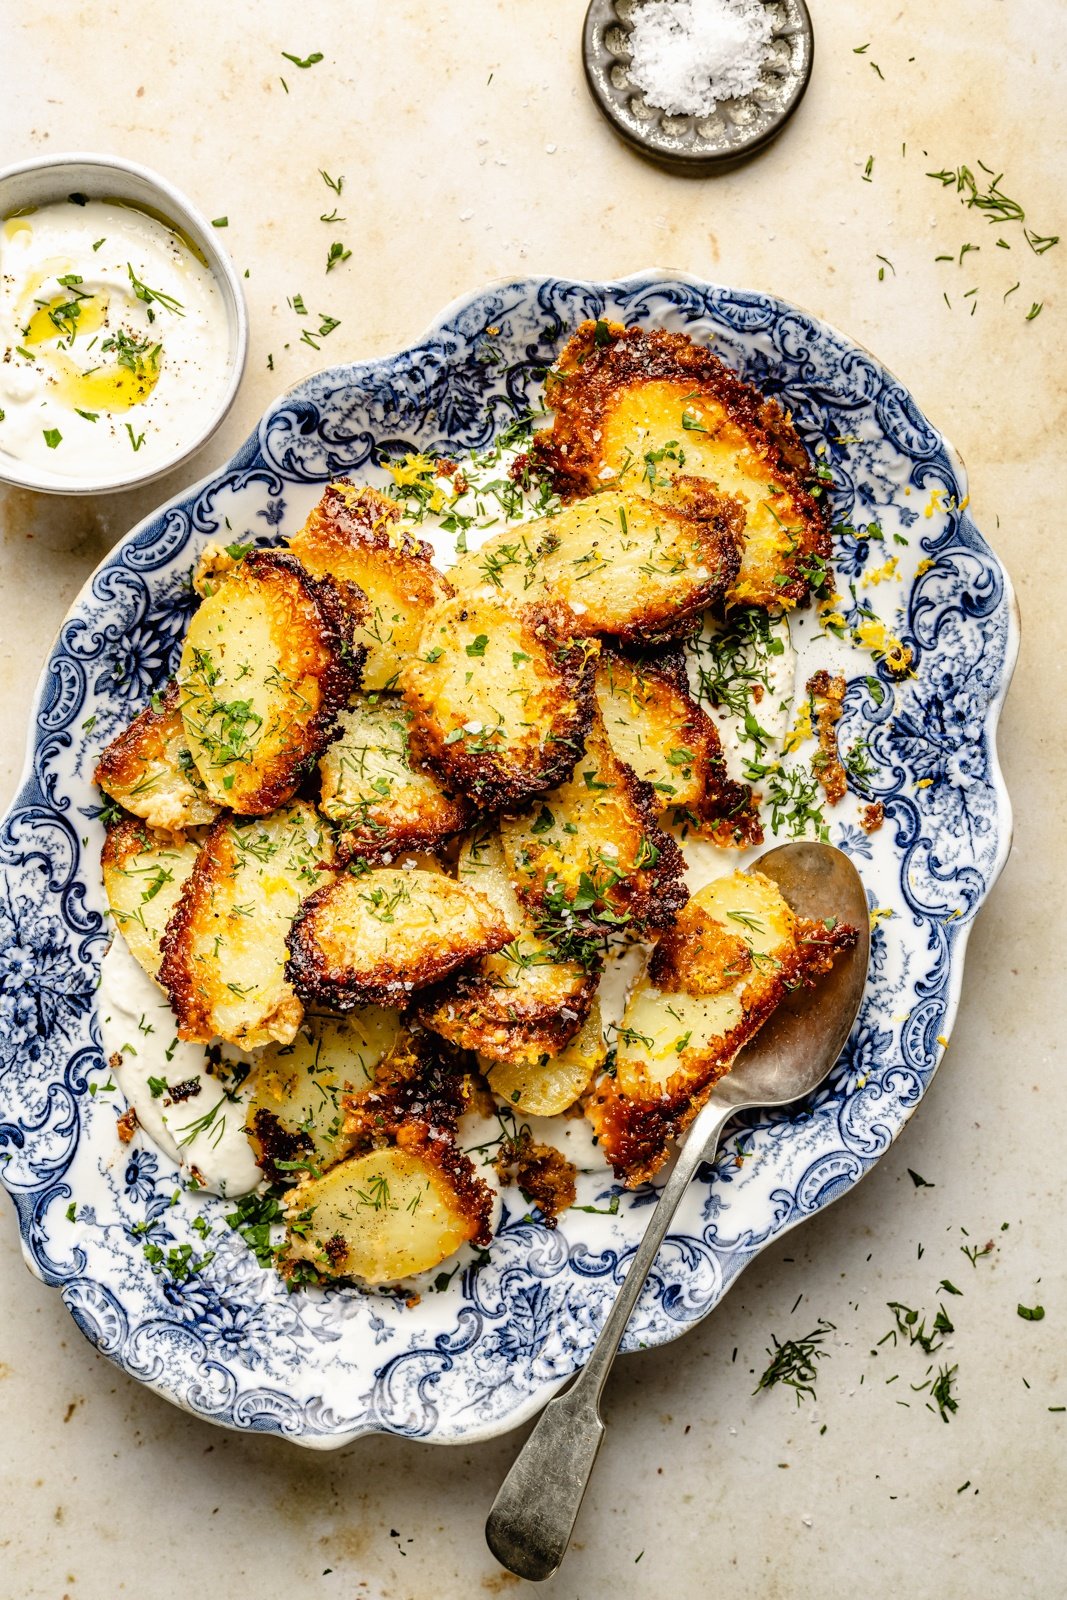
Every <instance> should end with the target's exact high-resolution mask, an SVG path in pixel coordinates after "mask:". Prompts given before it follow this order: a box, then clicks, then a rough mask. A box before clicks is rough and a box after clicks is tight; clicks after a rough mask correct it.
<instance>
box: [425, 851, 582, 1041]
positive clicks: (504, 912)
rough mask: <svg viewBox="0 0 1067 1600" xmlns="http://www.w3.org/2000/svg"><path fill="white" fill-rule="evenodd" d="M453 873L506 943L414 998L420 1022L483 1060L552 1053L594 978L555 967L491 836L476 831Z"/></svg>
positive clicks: (574, 1026)
mask: <svg viewBox="0 0 1067 1600" xmlns="http://www.w3.org/2000/svg"><path fill="white" fill-rule="evenodd" d="M457 875H458V878H459V881H460V883H465V884H469V885H470V887H471V888H473V889H476V890H477V891H478V893H479V894H482V895H484V896H485V898H486V900H488V901H489V902H490V903H491V904H492V905H493V906H495V908H496V909H497V911H498V912H499V913H500V915H501V916H502V917H503V918H504V920H505V922H506V923H507V925H508V928H509V930H510V933H511V937H510V938H509V940H508V942H507V944H505V945H504V946H503V947H502V948H501V949H499V950H497V951H495V952H494V953H493V954H492V955H488V956H485V957H483V959H482V960H481V961H480V962H478V964H477V966H475V967H472V968H470V969H469V970H468V971H465V972H457V973H453V975H452V976H451V977H450V978H447V979H446V980H445V982H444V983H442V984H439V985H437V986H435V987H434V988H433V989H432V990H431V991H429V992H428V993H427V994H426V995H425V996H422V997H420V1002H419V1007H418V1013H419V1017H420V1019H421V1020H422V1022H423V1024H424V1025H425V1026H426V1027H427V1028H431V1029H433V1031H434V1032H435V1033H439V1034H440V1035H441V1036H442V1037H443V1038H445V1039H448V1040H449V1041H450V1042H451V1043H452V1044H455V1045H459V1046H462V1048H463V1049H465V1050H477V1051H480V1052H481V1054H482V1055H483V1056H484V1057H485V1058H486V1059H487V1060H488V1059H490V1058H491V1059H492V1060H495V1061H520V1062H530V1061H534V1062H538V1061H541V1060H542V1059H543V1058H544V1057H546V1056H554V1055H556V1054H557V1053H558V1052H559V1051H560V1050H563V1049H564V1047H565V1046H566V1045H567V1043H568V1041H569V1040H571V1039H572V1038H573V1037H574V1035H575V1034H576V1033H577V1032H578V1030H579V1029H580V1028H581V1026H582V1024H583V1022H584V1021H585V1019H586V1017H587V1016H588V1015H589V1009H590V1007H591V1005H592V1004H593V998H594V995H595V993H596V985H597V979H596V975H595V974H594V973H591V972H588V971H586V969H585V968H584V967H582V966H580V965H579V964H578V963H577V962H575V961H561V960H560V957H559V955H558V954H557V952H556V951H555V950H554V949H553V948H552V946H551V944H550V943H549V941H548V940H547V939H544V938H541V937H540V936H539V935H538V933H537V932H536V929H535V926H534V921H533V918H532V917H531V915H530V913H529V911H528V910H527V909H526V907H525V906H523V905H522V903H521V902H520V900H519V897H518V895H517V894H516V893H515V890H514V888H513V886H512V883H511V880H510V878H509V877H508V872H507V865H506V863H505V860H504V851H503V847H502V845H501V843H500V838H499V835H498V834H497V833H496V832H495V831H493V830H491V829H482V830H480V831H479V832H478V833H476V834H473V835H472V836H471V837H470V838H469V839H467V840H466V841H465V843H464V846H463V849H462V850H461V851H460V856H459V862H458V866H457Z"/></svg>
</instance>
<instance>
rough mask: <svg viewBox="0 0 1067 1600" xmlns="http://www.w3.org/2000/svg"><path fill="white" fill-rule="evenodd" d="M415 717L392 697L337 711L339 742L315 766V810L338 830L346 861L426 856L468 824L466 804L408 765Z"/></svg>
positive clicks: (412, 762) (429, 774)
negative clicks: (414, 853)
mask: <svg viewBox="0 0 1067 1600" xmlns="http://www.w3.org/2000/svg"><path fill="white" fill-rule="evenodd" d="M413 715H414V713H413V712H412V711H411V710H410V709H409V707H408V706H407V705H405V703H404V701H403V700H401V699H400V697H399V696H398V695H374V696H372V697H371V698H369V699H368V698H365V697H364V696H362V695H360V696H358V697H357V698H356V699H355V700H354V701H353V703H352V705H351V706H349V708H348V710H347V711H342V712H341V716H340V723H341V733H340V737H339V738H337V739H335V740H334V742H333V744H331V745H330V746H329V748H328V749H327V751H326V754H325V755H324V756H323V758H322V760H321V762H320V763H319V775H320V777H321V779H322V796H321V799H320V801H319V810H320V811H321V812H322V813H323V815H324V816H327V817H329V818H330V820H331V822H337V823H340V824H341V825H342V831H341V832H340V835H339V838H338V847H339V850H340V852H341V854H342V856H344V857H348V856H363V857H365V858H366V859H367V860H368V861H382V860H390V859H392V858H394V857H395V856H397V855H398V854H400V853H401V852H402V851H404V850H429V849H432V848H433V846H434V845H436V844H439V843H440V842H441V840H442V839H447V838H448V836H449V835H450V834H453V833H458V832H459V830H460V829H461V828H464V827H466V825H467V823H468V822H469V821H470V816H471V808H470V806H469V804H468V803H467V801H466V800H464V799H463V798H462V797H461V796H460V795H456V794H452V793H450V792H449V791H448V790H447V789H445V788H443V787H442V786H441V784H440V783H439V782H438V780H437V779H436V778H435V777H434V775H433V773H432V772H429V771H428V770H427V769H426V768H425V767H423V766H422V765H421V763H419V762H418V761H416V760H415V759H414V758H413V756H412V754H411V749H410V744H409V740H408V728H409V726H410V723H411V719H412V716H413Z"/></svg>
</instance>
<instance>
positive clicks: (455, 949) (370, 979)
mask: <svg viewBox="0 0 1067 1600" xmlns="http://www.w3.org/2000/svg"><path fill="white" fill-rule="evenodd" d="M510 937H511V929H510V928H509V927H508V925H507V923H506V922H505V921H504V919H503V918H502V917H501V915H500V913H499V912H498V911H497V910H496V909H495V908H494V907H493V906H492V905H490V903H489V901H488V900H486V899H485V898H484V897H483V896H482V895H480V894H477V893H476V892H475V891H474V890H473V889H469V888H468V887H467V886H466V884H462V883H456V882H455V880H454V879H452V878H446V877H445V876H444V874H443V873H439V872H425V871H422V870H420V869H418V868H415V869H413V870H410V871H405V870H403V869H401V868H389V867H379V868H375V869H372V870H371V871H369V872H364V873H362V874H360V875H359V876H353V875H351V874H347V873H346V874H344V875H343V876H341V877H339V878H335V879H334V881H333V882H332V883H329V884H327V885H326V886H325V888H323V889H320V890H319V892H318V893H317V894H313V895H312V896H311V897H310V899H308V900H306V901H305V902H304V904H303V905H302V906H301V908H300V914H299V916H298V917H297V918H296V921H295V922H294V923H293V926H292V930H291V932H290V935H289V952H290V959H289V962H288V965H287V967H286V971H287V973H288V975H289V978H290V979H291V981H292V984H293V987H294V988H295V990H296V992H297V994H298V995H299V996H300V997H301V999H302V1000H304V1001H306V1002H307V1003H308V1004H322V1005H326V1006H330V1007H332V1008H334V1009H335V1010H338V1011H350V1010H351V1009H352V1007H353V1006H359V1005H383V1006H388V1005H400V1006H402V1005H406V1004H407V1002H408V1000H409V999H410V998H411V992H412V990H413V989H419V988H423V987H424V986H425V985H426V984H430V983H435V982H437V981H438V980H439V979H441V978H443V977H445V976H446V975H447V974H448V973H450V972H452V971H454V970H455V968H456V967H459V966H462V965H463V963H464V962H466V961H474V960H477V958H478V957H479V956H483V955H487V954H488V953H489V952H490V951H493V950H499V949H500V947H501V945H504V944H506V943H507V942H508V940H509V938H510Z"/></svg>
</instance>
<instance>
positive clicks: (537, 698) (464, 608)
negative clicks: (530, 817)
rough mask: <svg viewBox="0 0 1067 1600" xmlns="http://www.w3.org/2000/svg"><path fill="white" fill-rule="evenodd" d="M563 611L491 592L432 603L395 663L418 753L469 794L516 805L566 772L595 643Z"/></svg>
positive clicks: (584, 718) (580, 731)
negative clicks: (405, 654)
mask: <svg viewBox="0 0 1067 1600" xmlns="http://www.w3.org/2000/svg"><path fill="white" fill-rule="evenodd" d="M571 622H572V619H571V616H570V613H569V612H568V611H567V610H566V609H565V608H561V607H560V606H558V605H556V606H532V605H531V606H519V605H515V604H514V603H512V602H509V601H508V600H505V599H500V598H498V597H495V596H485V597H482V598H471V597H467V596H462V595H461V596H458V597H457V598H456V599H454V600H449V601H446V602H445V604H444V605H441V606H438V607H437V609H436V610H435V611H434V612H433V613H432V614H431V616H430V617H429V619H428V621H427V624H426V627H425V629H424V631H423V633H422V636H421V638H420V640H419V652H418V655H417V656H415V657H413V658H412V659H410V660H409V661H407V662H406V663H405V665H404V667H403V668H402V669H401V673H400V686H401V688H402V689H403V691H404V695H405V698H406V699H407V701H408V703H409V704H410V705H411V707H412V709H413V711H414V713H415V715H414V718H413V720H412V723H411V730H410V734H411V744H412V748H413V749H414V750H415V751H416V753H417V754H418V755H419V756H421V757H422V758H423V759H424V760H426V761H428V762H429V763H430V765H431V766H432V767H433V768H434V769H435V770H436V771H437V772H439V773H440V774H441V775H442V777H443V778H444V779H445V780H446V781H448V782H450V783H453V784H455V785H456V787H457V788H458V789H460V790H461V792H462V793H463V794H465V795H467V796H468V797H469V798H470V799H471V800H473V801H475V802H476V803H478V804H481V805H486V806H493V807H499V806H515V805H518V804H521V803H522V801H523V800H525V799H526V798H527V797H528V796H529V795H531V794H537V793H538V792H540V791H541V790H543V789H547V788H549V787H551V785H552V784H553V783H558V782H559V780H560V779H561V778H563V777H565V776H566V775H567V773H568V772H570V770H571V768H572V767H573V766H574V762H575V760H576V758H577V756H578V754H579V752H580V750H581V745H582V738H583V735H584V733H585V730H586V728H587V727H588V725H589V718H590V715H591V713H592V707H593V665H592V656H593V655H594V654H595V651H596V646H595V645H593V644H591V643H587V644H581V643H578V644H571V643H570V628H571Z"/></svg>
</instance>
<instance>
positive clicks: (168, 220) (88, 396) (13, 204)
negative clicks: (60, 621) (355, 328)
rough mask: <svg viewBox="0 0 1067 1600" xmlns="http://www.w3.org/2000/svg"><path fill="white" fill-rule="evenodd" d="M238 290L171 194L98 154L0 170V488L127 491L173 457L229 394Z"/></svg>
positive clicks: (211, 426) (235, 372)
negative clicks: (6, 485) (7, 485)
mask: <svg viewBox="0 0 1067 1600" xmlns="http://www.w3.org/2000/svg"><path fill="white" fill-rule="evenodd" d="M247 342H248V328H247V318H246V314H245V307H244V300H243V296H242V293H241V287H240V282H239V279H238V278H237V275H236V273H235V271H234V268H233V266H232V264H231V263H230V262H229V261H228V259H227V258H226V256H225V255H224V254H223V253H222V251H221V250H220V249H219V248H218V245H217V243H216V242H215V239H214V238H213V236H212V228H211V226H210V225H209V224H208V223H207V222H206V221H205V220H204V218H203V217H201V216H200V214H199V213H198V212H197V211H196V210H195V209H194V208H193V207H192V206H191V205H190V204H189V202H188V201H187V200H186V199H184V197H183V196H182V195H180V194H179V193H178V192H177V191H176V190H175V189H173V188H172V187H171V186H170V185H169V184H167V183H166V182H165V181H164V180H163V179H161V178H158V177H156V176H155V175H154V174H153V173H150V172H148V171H146V170H145V169H144V168H141V167H136V166H134V165H132V164H131V163H127V162H122V161H119V160H117V159H113V158H111V157H97V156H60V157H56V158H53V159H52V160H51V161H48V162H43V163H38V162H35V163H30V164H26V165H23V166H19V167H9V168H7V169H6V170H5V171H3V172H0V480H2V481H6V482H8V483H12V484H16V485H18V486H20V487H23V488H29V489H37V490H43V491H46V492H51V493H65V494H89V493H100V492H103V491H105V490H114V489H121V488H128V487H131V486H133V485H134V484H138V483H144V482H146V481H147V480H149V479H151V478H155V477H158V476H160V475H161V474H162V473H164V472H167V471H169V470H171V469H172V468H173V467H175V466H177V465H178V464H179V463H180V462H182V461H184V460H185V459H186V458H187V457H188V456H190V455H191V454H192V453H193V452H194V451H195V450H197V449H198V448H199V447H200V446H201V445H202V444H204V443H205V441H206V440H207V439H208V438H209V437H210V436H211V434H212V433H213V432H214V431H215V429H216V428H217V427H218V425H219V423H220V422H221V421H222V419H223V417H224V416H225V415H226V412H227V411H228V409H229V407H230V405H231V403H232V401H233V398H234V396H235V394H236V392H237V386H238V384H239V382H240V378H241V373H242V371H243V368H244V361H245V353H246V348H247Z"/></svg>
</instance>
